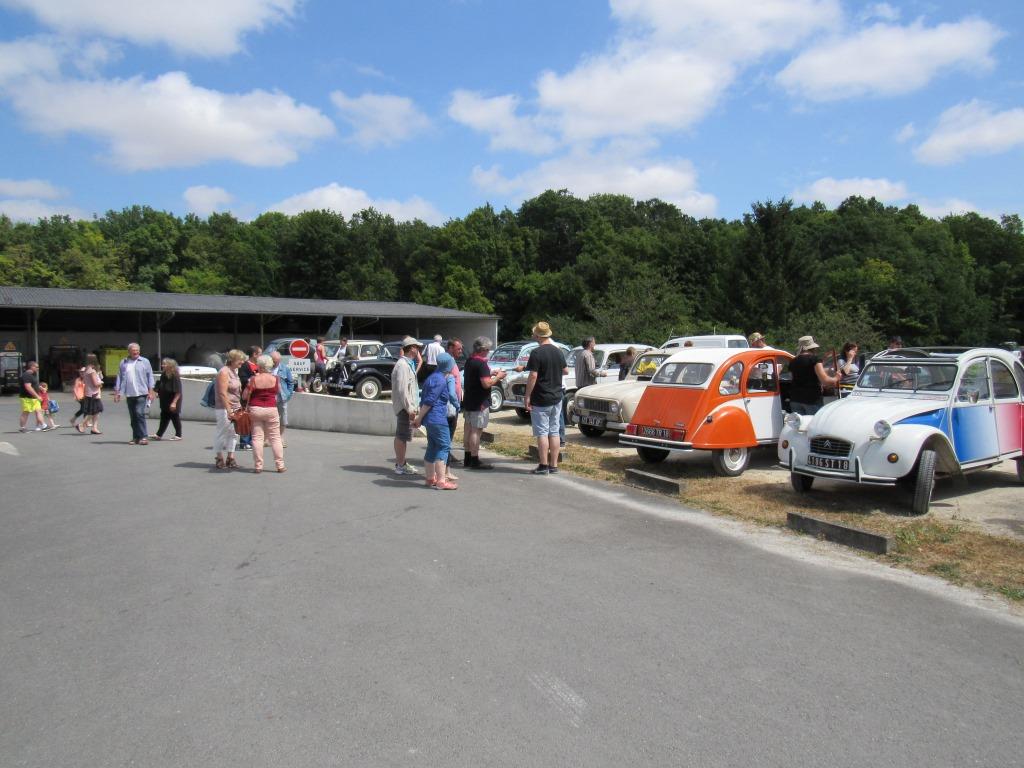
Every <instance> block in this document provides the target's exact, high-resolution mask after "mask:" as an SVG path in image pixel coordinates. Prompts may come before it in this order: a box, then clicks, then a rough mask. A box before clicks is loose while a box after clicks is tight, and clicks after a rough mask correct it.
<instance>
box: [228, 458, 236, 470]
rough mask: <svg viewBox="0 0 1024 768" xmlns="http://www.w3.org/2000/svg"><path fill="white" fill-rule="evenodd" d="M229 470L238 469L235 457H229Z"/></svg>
mask: <svg viewBox="0 0 1024 768" xmlns="http://www.w3.org/2000/svg"><path fill="white" fill-rule="evenodd" d="M227 468H228V469H238V462H237V461H235V457H234V456H228V460H227Z"/></svg>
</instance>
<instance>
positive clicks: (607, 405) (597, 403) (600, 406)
mask: <svg viewBox="0 0 1024 768" xmlns="http://www.w3.org/2000/svg"><path fill="white" fill-rule="evenodd" d="M576 410H577V411H597V412H598V413H611V412H612V404H611V401H610V400H594V399H592V398H583V397H581V398H579V399H577V400H576Z"/></svg>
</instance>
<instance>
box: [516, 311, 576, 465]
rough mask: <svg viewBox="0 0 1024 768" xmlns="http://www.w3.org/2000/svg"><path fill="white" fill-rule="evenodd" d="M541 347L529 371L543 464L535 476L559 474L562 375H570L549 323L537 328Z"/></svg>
mask: <svg viewBox="0 0 1024 768" xmlns="http://www.w3.org/2000/svg"><path fill="white" fill-rule="evenodd" d="M533 338H534V339H535V340H536V341H537V347H536V349H534V350H533V351H532V352H531V353H530V359H529V360H528V361H527V363H526V370H528V371H529V372H530V378H529V379H527V381H526V400H525V406H526V410H527V411H529V412H530V421H531V423H532V424H533V435H534V437H536V438H537V454H538V456H539V460H540V463H539V464H538V465H537V468H536V469H534V470H533V474H535V475H547V474H553V473H555V472H558V449H559V442H560V441H559V437H558V428H559V423H560V420H561V415H562V397H563V394H564V392H563V390H562V376H564V375H565V374H567V373H568V372H569V369H568V368H567V367H566V365H565V358H563V357H562V351H561V350H560V349H559V348H558V347H557V346H555V344H554V342H552V341H551V326H550V325H548V324H547V323H545V322H540V323H537V324H536V325H535V326H533Z"/></svg>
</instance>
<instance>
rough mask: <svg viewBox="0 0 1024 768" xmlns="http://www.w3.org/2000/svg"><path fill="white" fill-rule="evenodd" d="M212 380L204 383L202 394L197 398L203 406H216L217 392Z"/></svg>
mask: <svg viewBox="0 0 1024 768" xmlns="http://www.w3.org/2000/svg"><path fill="white" fill-rule="evenodd" d="M213 385H214V382H213V380H212V379H211V380H210V383H209V384H207V385H206V389H205V390H204V391H203V396H202V397H200V398H199V404H200V405H201V406H203V408H216V407H217V393H216V391H214V389H213Z"/></svg>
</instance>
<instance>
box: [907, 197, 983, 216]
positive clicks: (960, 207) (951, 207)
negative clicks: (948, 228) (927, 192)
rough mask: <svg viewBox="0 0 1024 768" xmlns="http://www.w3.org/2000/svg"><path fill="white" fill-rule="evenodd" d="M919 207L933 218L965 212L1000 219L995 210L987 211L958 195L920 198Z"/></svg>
mask: <svg viewBox="0 0 1024 768" xmlns="http://www.w3.org/2000/svg"><path fill="white" fill-rule="evenodd" d="M917 207H918V208H919V209H920V211H921V213H923V214H924V215H925V216H928V217H930V218H932V219H942V218H945V217H946V216H950V215H953V216H956V215H959V214H963V213H977V214H978V215H979V216H985V217H987V218H989V219H992V220H993V221H999V214H998V213H995V212H993V211H985V210H982V209H981V208H979V207H978V206H976V205H975V204H974V203H971V202H969V201H967V200H961V199H959V198H956V197H952V198H949V199H947V200H919V201H918V202H917Z"/></svg>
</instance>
